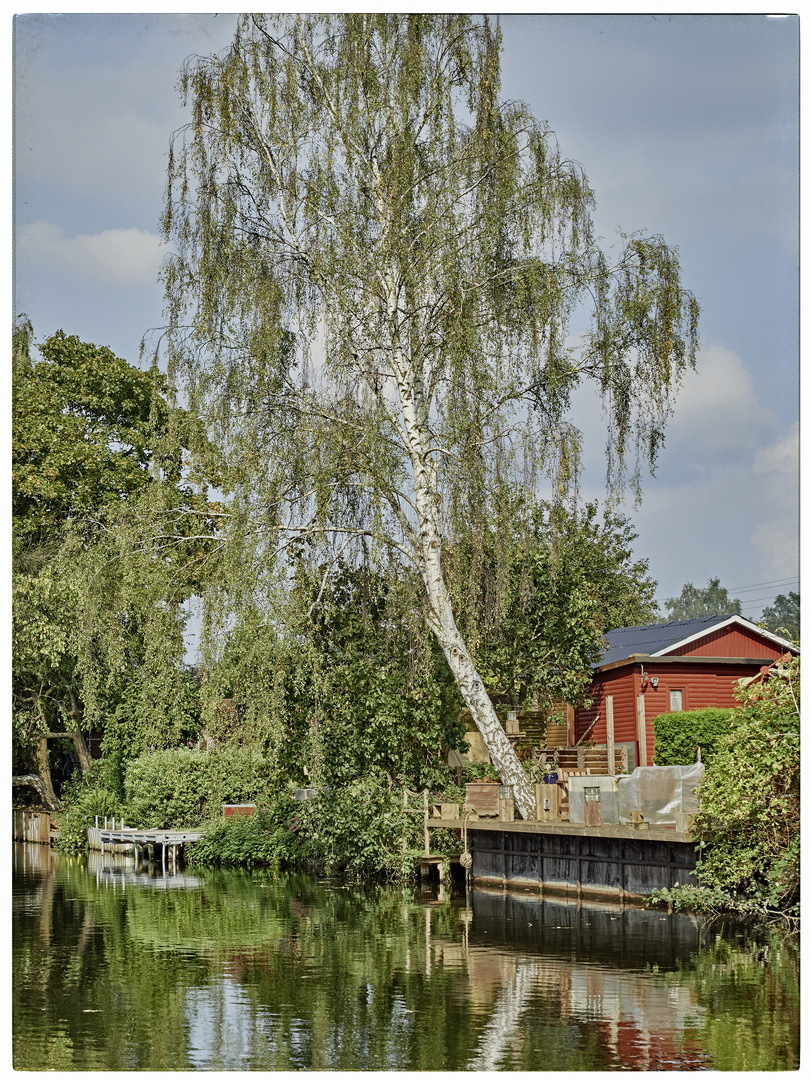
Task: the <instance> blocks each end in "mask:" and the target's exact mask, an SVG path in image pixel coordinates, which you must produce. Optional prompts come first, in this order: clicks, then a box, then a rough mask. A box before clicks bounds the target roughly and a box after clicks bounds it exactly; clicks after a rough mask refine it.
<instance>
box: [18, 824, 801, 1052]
mask: <svg viewBox="0 0 810 1080" xmlns="http://www.w3.org/2000/svg"><path fill="white" fill-rule="evenodd" d="M13 849H14V853H13V860H14V877H13V880H14V890H13V923H14V928H13V929H14V951H13V972H14V1000H13V1046H14V1065H15V1067H16V1068H18V1069H36V1070H46V1069H55V1070H89V1069H106V1070H115V1071H118V1070H125V1069H149V1070H176V1069H188V1070H249V1069H272V1070H277V1069H314V1070H329V1069H340V1070H349V1069H371V1070H414V1069H426V1070H501V1069H519V1070H529V1069H531V1070H538V1069H540V1070H551V1069H555V1070H577V1069H590V1070H608V1069H733V1070H740V1069H765V1070H771V1069H795V1068H797V1067H798V1063H799V1062H798V1039H799V1035H798V1032H799V1015H798V1012H799V1010H798V955H797V951H796V949H795V946H794V945H792V944H790V943H785V942H784V941H782V940H780V939H778V938H776V937H772V938H764V939H762V940H758V941H753V940H749V939H746V938H745V937H743V936H742V935H735V934H734V933H733V932H730V931H729V932H726V933H724V934H723V935H719V934H718V932H717V929H716V928H713V929H711V931H710V932H708V933H707V932H706V930H705V929H704V930H703V931H701V927H700V925H699V924H698V923H697V922H696V921H695V920H692V919H690V918H687V917H685V916H666V915H662V914H661V913H659V912H648V911H639V910H636V909H632V910H627V909H626V910H625V911H623V912H622V911H621V910H619V909H618V908H616V909H613V908H607V907H588V906H586V905H584V904H583V905H582V907H581V908H579V909H578V908H577V906H576V905H575V904H564V903H549V902H548V901H546V902H545V903H541V902H540V901H538V900H537V899H530V898H525V897H524V898H521V897H517V896H512V895H504V894H500V893H493V892H488V891H483V890H471V891H469V892H468V893H467V894H466V895H465V894H464V893H463V891H462V892H461V893H460V894H458V895H455V894H452V895H451V894H449V893H443V894H441V895H439V894H438V893H437V892H436V890H435V889H434V890H433V892H432V893H431V892H429V891H424V892H423V891H421V890H420V889H418V888H406V889H402V888H389V887H384V886H383V887H380V886H376V887H373V888H362V887H357V886H347V885H346V884H345V883H342V882H338V881H319V880H318V879H316V878H313V877H308V876H306V875H298V874H284V875H278V874H274V873H270V872H266V871H264V870H260V871H251V872H239V871H227V872H226V871H204V872H203V871H201V872H198V873H188V874H177V875H169V876H166V877H162V876H159V875H158V876H150V874H149V873H148V872H147V871H146V870H145V869H143V868H142V869H141V871H140V872H139V873H138V874H137V875H136V874H135V872H134V867H133V863H132V860H130V859H126V858H123V857H120V856H119V857H112V858H110V857H106V858H105V859H104V861H102V860H101V858H100V856H94V855H91V856H90V857H89V858H72V857H68V856H58V855H55V854H52V853H51V852H50V851H49V849H48V848H43V847H41V846H39V845H33V844H31V845H26V844H14V845H13Z"/></svg>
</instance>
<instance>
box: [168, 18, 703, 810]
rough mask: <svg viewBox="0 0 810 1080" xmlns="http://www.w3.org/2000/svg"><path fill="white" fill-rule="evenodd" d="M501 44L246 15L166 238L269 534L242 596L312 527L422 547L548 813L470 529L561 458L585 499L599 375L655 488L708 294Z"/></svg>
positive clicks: (363, 555) (617, 452)
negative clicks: (619, 195)
mask: <svg viewBox="0 0 810 1080" xmlns="http://www.w3.org/2000/svg"><path fill="white" fill-rule="evenodd" d="M500 47H501V42H500V34H499V31H498V30H497V28H496V27H494V26H493V25H492V23H491V22H490V21H489V20H488V19H482V20H480V21H476V20H473V19H472V18H471V17H469V16H467V15H461V14H451V15H429V14H408V15H389V14H353V15H317V16H306V15H297V16H279V17H275V16H267V15H246V16H243V17H241V18H240V20H239V22H238V26H237V30H236V34H235V37H234V41H233V43H232V45H231V47H230V48H229V49H227V50H226V51H224V52H223V53H222V54H221V55H219V56H212V57H206V58H192V59H191V60H189V61H188V62H187V64H186V65H185V67H184V69H183V73H182V76H181V90H182V93H183V95H184V99H185V101H186V102H187V103H188V104H189V105H190V109H191V120H190V123H189V124H188V126H187V127H185V128H184V129H182V131H181V132H179V133H178V134H177V136H176V137H175V138H174V140H173V143H172V148H171V153H170V164H169V178H168V187H167V198H166V204H165V211H164V217H163V231H164V235H165V236H166V238H167V239H169V240H170V241H171V243H172V245H173V249H174V252H175V254H174V256H173V258H172V259H171V260H170V261H169V263H168V264H167V267H166V270H165V285H166V295H167V302H168V317H169V334H168V339H167V340H168V349H169V357H170V362H171V370H172V371H173V372H176V373H178V375H183V376H185V378H184V386H185V388H186V390H187V392H188V394H189V400H190V401H191V402H192V403H193V405H194V408H195V409H198V410H199V411H200V412H201V414H204V415H205V416H206V417H207V419H208V422H209V423H210V425H211V430H212V432H213V434H214V437H215V438H216V439H217V441H218V442H221V445H222V446H223V449H224V450H225V453H226V457H227V458H228V461H229V472H228V476H227V479H226V484H227V492H228V496H229V500H230V502H229V509H230V511H231V513H232V518H231V522H230V530H231V536H232V539H233V541H234V542H233V545H232V547H231V551H232V552H234V553H235V552H236V550H237V549H238V548H239V547H240V545H241V547H242V550H243V551H244V553H245V558H244V559H242V560H239V559H237V558H236V555H235V554H234V556H233V559H232V560H231V562H230V563H229V572H230V573H231V575H232V581H231V584H230V586H229V587H228V589H227V590H225V591H226V592H227V596H228V602H229V604H230V605H231V606H232V607H233V606H234V605H238V604H239V603H240V602H241V603H244V604H245V605H251V604H255V603H256V602H257V597H258V596H259V595H260V594H261V593H262V592H263V591H264V592H265V593H267V594H268V595H269V593H270V592H271V591H272V587H273V584H274V581H275V580H276V578H275V575H277V574H278V573H279V572H282V573H283V571H280V570H279V558H282V559H283V557H284V556H285V554H287V553H289V552H290V551H291V550H293V549H295V548H296V547H298V548H300V546H301V544H302V543H303V542H304V541H306V543H307V545H308V546H307V550H308V551H309V552H311V557H312V559H313V561H314V564H323V563H324V562H326V563H327V565H328V564H329V562H334V560H336V559H337V558H338V557H340V556H341V555H345V557H346V558H349V557H352V558H354V559H367V560H370V561H371V562H372V564H373V565H375V566H377V567H384V566H385V564H386V563H388V564H390V563H392V562H393V563H397V564H404V565H407V566H410V567H412V568H413V570H414V571H415V572H416V573H417V574H418V576H419V578H420V580H421V582H422V588H423V596H424V611H425V618H426V620H427V623H428V625H429V626H430V628H431V629H432V631H433V632H434V633H435V635H436V639H437V641H438V642H439V645H440V647H441V649H442V651H443V653H444V655H445V657H446V660H447V662H448V664H449V666H450V669H451V671H452V672H453V676H454V678H455V680H456V682H457V684H458V687H459V689H460V691H461V694H462V696H463V698H464V700H465V702H466V704H467V706H468V708H469V709H470V712H471V714H472V716H473V717H474V719H475V722H476V724H477V725H478V727H479V730H480V731H481V733H482V735H483V737H484V740H485V742H486V744H487V746H488V749H489V751H490V754H491V756H492V758H493V761H494V762H495V764H496V766H497V767H498V769H499V771H500V772H501V775H502V776H503V778H504V780H505V781H506V782H509V783H513V784H514V785H515V788H516V801H517V805H518V807H519V809H520V811H521V813H523V814H524V816H525V815H526V814H528V813H530V812H531V809H532V806H533V793H532V791H531V787H530V785H529V784H528V781H527V780H526V777H525V774H524V773H523V770H522V769H520V768H519V766H518V763H517V759H516V757H515V755H514V751H513V749H512V747H511V745H510V743H509V740H508V739H507V738H506V736H505V734H504V732H503V730H502V728H501V726H500V724H499V722H498V719H497V717H496V715H495V712H494V710H493V708H492V704H491V702H490V700H489V698H488V696H487V694H486V691H485V689H484V685H483V682H482V679H481V676H480V674H479V672H478V671H477V670H476V668H475V666H474V664H473V662H472V660H471V657H470V655H469V650H468V648H467V645H466V643H465V641H464V639H463V637H462V635H461V634H460V632H459V629H458V627H457V625H456V621H455V618H454V612H453V604H452V602H451V597H450V594H449V592H448V588H447V583H446V580H445V575H444V569H443V549H444V547H445V545H447V544H449V543H451V542H452V541H453V539H454V537H455V535H456V533H457V531H459V530H460V527H461V524H462V523H463V522H465V521H466V520H467V519H468V518H469V516H470V514H471V512H472V511H474V513H475V515H476V520H480V519H481V518H483V519H484V520H488V521H489V522H490V523H491V522H493V521H495V520H497V519H498V511H499V507H502V506H503V504H504V496H505V494H507V493H510V492H512V491H513V490H514V489H515V488H516V487H517V488H524V489H526V490H527V491H531V490H534V488H535V485H536V483H537V481H538V478H539V477H540V476H541V475H544V476H547V477H548V478H549V482H550V485H551V491H552V493H553V497H554V499H555V500H557V501H559V500H562V499H563V498H564V497H565V496H566V495H570V494H571V493H573V492H574V491H575V489H576V480H577V474H578V467H579V447H580V433H579V432H578V431H577V430H576V428H575V427H574V426H573V425H572V423H571V422H570V419H569V409H570V403H571V395H572V393H573V391H574V390H575V389H576V388H577V387H578V386H580V385H581V384H583V383H589V384H591V385H592V386H593V387H595V389H596V391H597V392H598V393H599V394H600V395H601V400H602V403H603V406H604V412H605V417H606V421H607V424H606V427H607V466H608V477H607V480H608V486H609V488H610V490H611V491H612V492H614V493H615V492H617V491H618V490H620V489H621V487H622V485H623V484H624V483H625V482H626V481H629V483H630V485H631V487H632V488H633V489H634V490H635V491H636V493H637V494H638V492H639V490H640V477H641V473H642V470H643V468H644V467H650V468H654V466H655V463H656V460H657V455H658V452H659V450H660V447H661V445H662V442H663V435H664V428H665V424H666V420H667V417H668V415H669V413H670V411H671V408H672V405H673V401H674V397H675V394H676V391H677V388H678V385H679V381H680V378H681V375H682V374H683V372H684V371H685V370H686V369H687V368H689V367H690V366H692V365H693V364H694V360H695V351H696V347H697V317H698V305H697V303H696V301H695V299H694V297H693V296H692V295H691V294H690V293H689V292H688V291H686V290H685V289H684V287H683V286H682V284H681V279H680V270H679V264H678V257H677V252H676V251H675V250H674V249H673V248H671V247H670V246H668V245H667V244H666V243H665V242H664V240H663V239H662V238H661V237H660V236H640V235H631V236H627V237H625V238H624V239H623V242H622V244H621V245H620V250H619V251H618V252H617V253H616V254H615V256H612V255H611V254H610V253H608V252H607V251H605V250H603V248H602V247H600V246H599V244H598V243H597V240H596V238H595V236H594V230H593V225H592V220H591V211H592V207H593V202H594V199H593V194H592V192H591V189H590V187H589V185H588V183H587V180H586V177H585V175H584V173H583V171H582V169H581V168H580V166H579V165H578V164H576V163H575V162H572V161H570V160H567V159H566V158H565V157H564V156H563V154H562V153H561V151H560V149H559V147H558V146H557V143H556V140H555V138H554V135H553V133H552V131H551V129H550V128H549V127H548V126H547V125H546V124H544V123H540V122H538V121H537V120H536V119H535V118H534V117H533V116H532V115H531V114H530V112H529V110H528V109H527V108H526V106H525V105H523V104H521V103H519V102H503V101H501V100H499V92H500ZM585 309H587V311H588V314H589V317H590V322H589V324H588V329H587V330H585V332H584V333H583V334H582V335H581V336H580V337H579V338H575V337H574V335H573V332H572V327H573V325H574V323H573V319H574V316H575V314H576V313H578V312H580V310H585ZM577 318H579V315H578V314H577ZM240 565H241V567H242V569H241V570H240V569H239V566H240ZM247 566H250V570H249V571H248V570H246V569H245V567H247ZM262 567H264V571H263V570H262ZM262 602H264V601H263V600H262Z"/></svg>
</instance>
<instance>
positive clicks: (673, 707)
mask: <svg viewBox="0 0 810 1080" xmlns="http://www.w3.org/2000/svg"><path fill="white" fill-rule="evenodd" d="M669 711H670V712H683V690H670V692H669Z"/></svg>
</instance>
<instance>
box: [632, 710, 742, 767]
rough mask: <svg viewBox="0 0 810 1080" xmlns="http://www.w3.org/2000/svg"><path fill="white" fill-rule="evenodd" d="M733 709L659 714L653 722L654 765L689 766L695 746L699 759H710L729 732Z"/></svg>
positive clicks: (704, 762)
mask: <svg viewBox="0 0 810 1080" xmlns="http://www.w3.org/2000/svg"><path fill="white" fill-rule="evenodd" d="M736 711H737V710H736V709H693V710H692V711H690V712H676V713H661V715H660V716H656V717H654V719H653V722H652V723H653V731H654V733H655V764H656V765H691V764H692V762H693V761H694V760H695V747H696V746H699V747H700V760H701V761H702V762H703V764H704V765H705V764H707V763H708V762H711V761H712V760H713V759H714V756H715V754H716V752H717V746H718V743H719V741H720V740H721V739H722V738H724V736H726V735H728V733H729V731H730V730H731V718H732V717H733V716H734V713H735V712H736Z"/></svg>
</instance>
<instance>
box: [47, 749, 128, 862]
mask: <svg viewBox="0 0 810 1080" xmlns="http://www.w3.org/2000/svg"><path fill="white" fill-rule="evenodd" d="M107 781H108V776H107V771H106V769H105V765H104V762H102V761H94V762H93V765H92V767H91V769H90V771H89V772H88V773H81V772H78V771H77V772H75V773H73V775H72V776H71V777H70V779H69V780H68V781H67V782H66V783H65V785H64V787H63V789H62V802H63V805H64V810H62V811H61V812H60V813H58V814H55V815H54V819H53V820H54V824H56V825H58V826H59V837H58V839H57V841H56V847H57V849H58V850H59V851H69V852H77V851H85V850H86V849H87V830H88V829H89V828H90V827H91V826H93V825H95V823H96V818H97V817H98V818H99V819H103V818H105V817H110V818H111V817H121V815H122V813H125V812H126V811H125V810H124V809H122V806H123V804H122V802H121V800H120V799H119V798H117V797H116V795H115V793H114V792H113V791H110V790H109V787H108V786H107Z"/></svg>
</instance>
